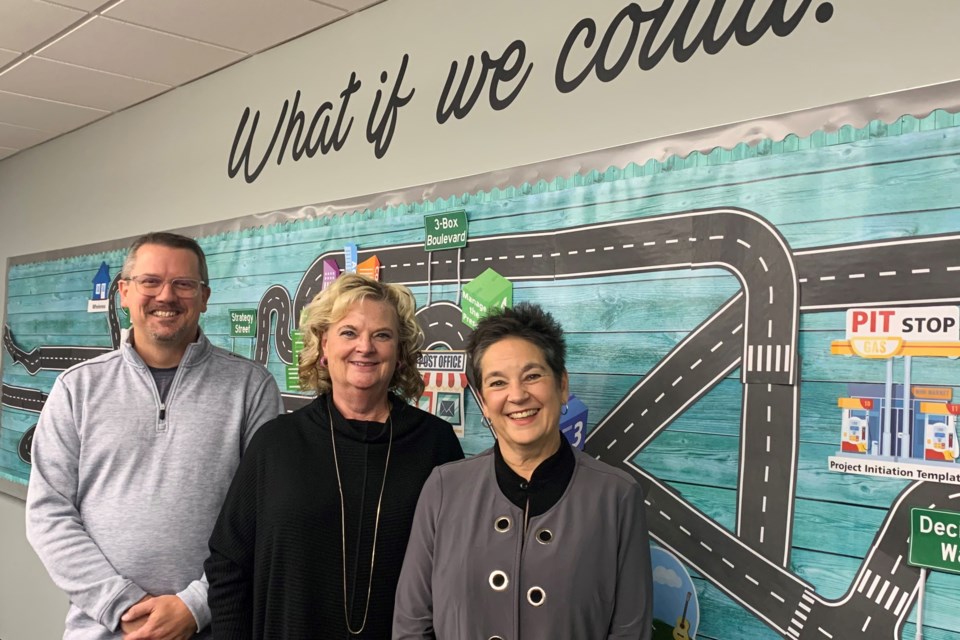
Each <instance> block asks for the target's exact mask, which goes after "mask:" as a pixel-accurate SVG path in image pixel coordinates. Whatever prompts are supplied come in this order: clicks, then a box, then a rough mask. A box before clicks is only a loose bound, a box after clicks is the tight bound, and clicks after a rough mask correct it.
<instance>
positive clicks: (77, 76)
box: [0, 56, 170, 111]
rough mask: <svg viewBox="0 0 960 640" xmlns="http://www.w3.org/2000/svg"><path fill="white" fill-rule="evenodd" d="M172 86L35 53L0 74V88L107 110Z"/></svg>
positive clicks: (143, 98)
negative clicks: (79, 65) (39, 56)
mask: <svg viewBox="0 0 960 640" xmlns="http://www.w3.org/2000/svg"><path fill="white" fill-rule="evenodd" d="M169 88H170V87H169V86H168V85H165V84H158V83H155V82H147V81H145V80H135V79H134V78H127V77H126V76H118V75H115V74H112V73H105V72H103V71H97V70H95V69H87V68H86V67H78V66H76V65H72V64H66V63H63V62H56V61H54V60H46V59H44V58H38V57H35V56H33V57H30V58H28V59H27V60H26V61H25V62H23V63H21V64H18V65H17V66H16V67H14V68H13V69H11V70H10V71H7V72H6V73H5V74H3V75H0V91H9V92H11V93H20V94H23V95H28V96H36V97H38V98H46V99H48V100H57V101H59V102H68V103H70V104H77V105H81V106H84V107H93V108H95V109H104V110H106V111H118V110H120V109H123V108H124V107H128V106H130V105H132V104H136V103H138V102H142V101H143V100H146V99H147V98H150V97H152V96H155V95H157V94H159V93H163V92H164V91H166V90H167V89H169Z"/></svg>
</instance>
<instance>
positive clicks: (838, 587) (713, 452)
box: [0, 111, 960, 640]
mask: <svg viewBox="0 0 960 640" xmlns="http://www.w3.org/2000/svg"><path fill="white" fill-rule="evenodd" d="M958 164H960V117H957V116H953V115H950V114H947V113H944V112H941V111H936V112H934V113H932V114H931V115H930V116H928V117H927V118H923V119H916V118H913V117H907V116H905V117H903V118H901V119H899V120H897V121H896V122H894V123H892V124H884V123H881V122H874V123H871V124H870V125H869V126H867V127H865V128H864V129H857V130H855V129H852V128H850V127H844V128H842V129H840V130H839V131H837V132H833V133H825V132H816V133H814V134H813V135H811V136H809V137H807V138H798V137H796V136H788V137H787V138H785V139H783V140H778V141H774V140H764V141H761V142H760V143H759V144H756V145H753V146H747V145H745V144H741V145H738V146H737V147H735V148H733V149H729V150H726V149H721V148H718V149H715V150H714V151H713V152H711V153H706V154H699V153H693V154H691V155H689V156H687V157H685V158H680V157H670V158H668V159H666V160H665V161H663V162H658V161H654V160H649V161H648V160H647V159H646V158H638V159H637V164H631V165H629V166H626V167H622V168H611V169H609V170H607V171H606V172H603V173H599V172H594V173H590V174H586V175H580V176H576V177H572V178H565V177H558V178H556V179H551V180H550V181H546V180H542V181H539V182H536V183H519V184H515V185H512V186H510V187H507V188H504V189H495V190H492V191H484V192H475V193H465V194H463V195H461V196H455V197H451V198H448V199H443V200H434V201H426V202H420V201H414V202H404V203H397V204H395V205H394V206H389V207H382V208H376V209H371V210H364V211H357V212H353V213H349V214H345V215H336V216H317V215H313V214H312V213H311V211H312V210H311V209H309V208H308V209H301V210H296V211H295V210H291V211H290V212H287V213H288V216H287V217H288V218H290V219H291V220H292V221H289V222H285V223H283V224H275V225H268V226H255V225H256V224H257V222H256V221H255V220H254V219H253V217H251V220H250V221H249V222H248V223H247V224H246V225H244V228H238V230H237V231H235V232H227V233H216V234H213V233H211V234H206V235H204V234H199V235H198V240H199V241H200V243H201V245H202V246H203V248H204V250H205V251H206V253H207V256H208V261H209V268H210V273H211V288H212V295H211V298H210V303H209V308H208V311H207V313H206V314H205V316H204V318H203V320H202V326H203V330H204V331H205V332H206V334H207V335H208V337H209V338H210V339H211V341H212V342H213V343H214V344H217V345H219V346H221V347H225V348H227V349H230V350H232V351H235V352H237V353H239V354H240V355H243V356H245V357H248V358H251V359H253V360H256V361H258V362H261V363H263V364H265V365H266V366H267V367H268V368H269V369H270V371H271V372H273V374H274V375H275V376H276V378H277V380H278V382H279V384H280V385H281V389H283V390H285V396H284V397H285V402H286V406H287V408H288V410H292V409H295V408H297V407H299V406H302V405H303V404H305V403H306V402H308V401H309V398H307V397H306V396H305V395H302V394H300V392H299V391H298V390H297V388H296V380H295V375H291V372H293V371H294V370H295V359H296V354H297V351H298V348H299V347H298V345H299V344H300V342H299V335H298V331H297V324H298V318H299V317H300V313H301V311H302V310H303V308H304V306H305V305H306V304H307V303H308V302H309V301H310V300H311V299H312V298H313V296H315V295H316V294H317V293H318V292H319V291H321V290H322V288H323V286H324V285H325V283H327V282H329V281H330V280H331V279H332V278H333V277H335V276H336V274H337V273H339V272H341V271H343V270H345V269H346V268H347V267H348V266H353V265H356V268H358V269H361V270H362V269H368V270H373V272H375V273H378V274H379V277H380V279H381V280H384V281H388V282H394V283H402V284H405V285H407V286H408V287H410V288H411V289H412V290H413V292H414V293H415V295H416V297H417V302H418V317H419V319H420V322H421V326H422V327H423V331H424V334H425V339H426V340H425V344H426V345H427V347H428V348H429V351H430V353H429V354H428V355H426V356H425V357H424V359H423V360H422V364H423V367H422V371H423V373H424V377H425V381H426V382H427V389H428V392H427V394H425V396H424V398H423V399H421V402H420V404H421V406H423V407H424V408H426V409H428V410H430V411H432V412H434V413H437V414H438V415H441V416H443V417H444V418H445V419H448V420H449V421H450V422H452V423H453V424H455V426H456V427H457V428H458V431H459V432H460V434H461V437H462V443H463V446H464V449H465V451H466V452H467V453H468V455H469V454H475V453H478V452H480V451H482V450H484V449H486V448H487V447H489V446H490V445H491V444H492V437H491V435H490V433H489V432H488V431H487V430H486V429H484V427H483V426H482V424H481V421H480V418H481V415H480V412H479V410H478V407H477V404H476V401H475V399H474V397H473V395H472V392H471V391H470V389H469V381H468V379H467V375H466V369H465V366H464V358H463V355H462V350H463V348H464V344H465V339H466V337H467V336H468V335H469V333H470V331H471V325H472V323H473V321H474V320H475V317H476V314H477V311H476V309H477V308H478V307H487V308H489V306H495V305H500V304H516V303H518V302H522V301H532V302H537V303H539V304H541V305H543V306H544V307H545V308H546V309H548V310H549V311H551V312H552V313H553V314H554V315H555V316H556V317H557V318H558V320H559V321H560V322H561V323H562V325H563V327H564V329H565V332H566V335H567V341H568V350H569V356H568V369H569V372H570V389H571V392H572V393H574V394H575V395H576V397H577V399H578V402H579V404H578V405H577V421H576V424H571V425H569V426H564V427H563V428H564V433H565V435H567V437H568V438H570V439H571V442H574V444H575V445H577V446H580V447H582V448H583V449H584V450H585V451H586V452H587V453H589V454H590V455H593V456H595V457H597V458H599V459H600V460H603V461H605V462H607V463H609V464H611V465H614V466H616V467H619V468H621V469H623V470H625V471H627V472H628V473H630V474H631V475H633V476H634V477H635V478H636V479H637V481H638V482H639V483H640V484H641V485H642V486H643V488H644V491H645V494H646V498H647V520H648V524H649V528H650V531H651V535H652V537H653V540H654V541H655V542H656V543H657V545H658V546H659V547H661V548H662V549H664V550H666V551H668V552H669V553H670V555H671V556H672V557H675V558H676V559H677V560H679V562H680V563H682V565H683V567H682V568H683V569H685V571H686V573H688V574H689V577H688V578H686V579H684V580H681V579H680V578H679V577H677V578H674V577H673V576H674V575H675V574H676V575H677V576H679V575H680V572H679V571H674V570H673V569H669V567H667V568H664V569H663V571H662V574H663V576H667V577H669V579H668V578H667V577H665V578H664V580H665V581H666V583H670V582H671V581H672V582H675V584H671V586H672V588H674V589H675V591H676V596H675V598H674V599H673V600H672V602H674V603H675V605H674V606H673V609H676V611H669V612H665V613H663V614H662V615H663V617H664V618H666V621H665V622H666V624H665V626H664V627H663V628H664V629H665V630H666V631H665V633H667V634H669V633H670V632H671V631H670V629H669V626H670V625H671V624H675V625H676V627H675V629H676V628H679V629H681V630H682V631H681V632H682V633H683V634H686V635H687V636H688V637H691V638H692V637H697V638H714V639H717V640H730V639H738V638H750V639H754V638H757V639H763V638H778V637H783V638H795V639H798V638H803V639H817V640H830V639H834V638H835V639H841V638H843V639H845V640H846V639H850V638H864V639H873V638H913V637H914V636H915V626H914V620H915V619H916V605H917V602H918V595H919V589H920V585H921V583H925V593H924V597H923V601H924V604H923V632H924V637H926V638H930V639H934V640H936V639H941V638H960V631H958V630H960V608H958V607H957V606H956V593H957V592H958V590H960V575H953V574H951V573H947V572H930V573H927V574H926V576H925V577H923V576H922V574H921V569H920V568H919V567H915V566H912V565H910V564H909V563H908V543H907V539H908V537H909V536H910V522H911V521H910V515H911V514H910V512H911V509H912V508H914V507H922V508H924V509H937V510H942V511H947V512H950V511H960V467H958V466H957V462H956V459H957V457H958V453H960V451H958V449H960V446H958V442H957V433H956V416H957V415H958V414H960V405H958V404H957V403H956V402H955V396H956V392H957V389H958V388H960V366H958V363H957V361H956V357H957V355H958V354H960V351H957V352H956V353H955V351H956V350H957V349H958V347H960V345H958V344H956V343H957V340H956V339H955V337H954V329H955V328H956V327H955V326H954V325H955V322H956V321H955V318H956V317H957V305H958V303H960V181H958V180H957V175H958ZM551 178H552V176H551ZM448 212H464V215H463V217H462V220H463V221H464V222H463V225H464V226H463V227H461V226H459V225H460V224H461V223H459V222H458V223H457V225H456V228H455V229H453V227H452V226H451V225H452V224H453V223H450V225H448V226H450V229H453V230H452V231H451V230H450V229H447V230H446V231H444V233H446V234H447V235H450V236H451V237H452V236H453V235H456V236H457V237H456V238H453V240H455V242H454V241H453V240H450V238H446V239H443V238H441V240H443V242H441V240H436V241H431V243H430V244H431V246H426V245H427V244H428V243H427V241H426V238H425V226H424V218H425V216H432V215H435V214H445V213H448ZM25 213H26V212H25ZM459 216H460V214H459V213H449V216H448V217H449V218H450V219H454V218H455V219H457V220H460V219H461V218H460V217H459ZM444 219H447V218H444ZM467 223H468V229H469V230H467V226H466V225H467ZM454 232H455V233H454ZM460 234H463V237H460ZM448 240H449V241H450V243H449V244H445V243H446V242H447V241H448ZM464 243H465V246H462V245H463V244H464ZM351 245H355V248H353V247H352V246H351ZM438 246H440V247H443V248H437V247H438ZM345 248H346V250H345ZM354 251H355V255H354ZM123 256H124V251H123V250H122V249H119V248H116V247H111V248H110V249H109V250H107V249H103V248H98V247H96V246H94V247H80V248H78V249H76V251H75V252H73V255H69V256H58V257H56V258H49V257H45V256H24V257H22V258H17V259H13V260H11V261H10V264H9V267H8V272H7V273H8V282H7V300H6V324H5V326H4V327H3V344H2V356H3V359H2V381H3V387H2V394H3V395H2V399H3V406H2V414H0V478H2V479H4V480H5V481H6V482H7V483H12V484H19V485H23V484H25V483H26V481H27V479H28V477H29V473H30V438H31V437H32V433H33V428H34V426H35V425H36V422H37V416H38V414H39V411H40V410H41V408H42V406H43V403H44V400H45V398H46V393H47V392H48V391H49V389H50V387H51V385H52V382H53V380H54V379H55V378H56V376H57V375H58V374H59V373H60V372H61V371H63V370H64V369H66V368H67V367H70V366H72V365H74V364H76V363H79V362H83V361H85V360H87V359H89V358H92V357H95V356H97V355H99V354H101V353H104V352H106V351H108V350H110V349H113V348H116V346H117V345H118V344H119V341H120V340H121V338H122V335H123V331H124V328H125V326H126V325H127V318H126V315H125V313H124V311H123V310H122V309H120V307H119V299H118V296H117V294H116V288H117V277H118V274H119V269H120V266H121V264H122V260H123ZM348 258H349V260H348ZM348 262H349V263H350V265H348ZM467 311H469V313H466V312H467ZM874 312H876V313H874ZM465 313H466V315H465ZM918 318H919V319H922V320H923V321H922V322H921V323H919V324H918V323H917V319H918ZM951 318H954V320H953V321H952V322H953V324H951V321H950V320H949V319H951ZM884 319H886V320H887V321H890V322H892V321H893V320H896V319H900V320H898V321H899V322H900V324H898V325H896V327H899V328H898V329H896V331H899V332H900V333H896V331H895V330H894V328H890V329H889V330H886V331H885V330H883V327H882V326H881V325H879V324H877V323H880V322H883V321H884ZM904 319H905V320H906V321H907V322H906V323H905V322H904V321H903V320H904ZM871 322H873V324H871ZM910 323H912V324H910ZM878 327H880V328H878ZM890 327H893V325H892V324H891V325H890ZM908 327H921V328H923V331H924V333H922V334H919V335H917V334H914V335H912V336H911V335H908V329H907V328H908ZM935 330H936V331H935ZM918 337H919V338H920V339H917V338H918ZM931 345H932V346H931ZM951 345H952V346H951ZM446 351H449V352H450V353H449V354H444V352H446ZM575 552H576V550H575V549H572V550H571V553H575ZM664 566H665V567H666V566H667V565H664ZM686 581H689V584H687V582H686ZM675 629H674V631H673V633H676V630H675ZM658 637H659V636H658ZM664 637H671V636H670V635H665V636H664ZM673 637H676V636H675V635H674V636H673Z"/></svg>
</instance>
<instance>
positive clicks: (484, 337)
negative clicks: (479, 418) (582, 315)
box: [467, 302, 567, 395]
mask: <svg viewBox="0 0 960 640" xmlns="http://www.w3.org/2000/svg"><path fill="white" fill-rule="evenodd" d="M506 338H520V339H522V340H526V341H527V342H529V343H531V344H532V345H533V346H535V347H537V348H538V349H540V351H541V352H542V353H543V359H544V360H545V361H546V363H547V366H548V367H550V370H551V371H552V372H553V374H554V376H555V377H556V379H557V384H560V380H561V379H562V378H563V374H564V373H565V372H566V370H567V367H566V364H567V343H566V341H565V340H564V339H563V328H562V327H561V326H560V323H559V322H557V321H556V320H555V319H554V317H553V316H552V315H550V314H549V313H548V312H546V311H544V310H543V308H542V307H541V306H540V305H538V304H534V303H532V302H521V303H519V304H517V305H516V306H515V307H513V308H505V309H499V310H497V311H494V312H493V313H491V314H490V315H488V316H486V317H485V318H484V319H483V320H481V321H480V322H478V323H477V328H476V329H474V331H473V333H471V334H470V337H469V338H468V339H467V362H468V363H469V371H470V376H471V377H472V378H473V379H472V380H471V384H473V386H474V389H477V390H478V391H479V390H480V389H481V388H482V386H481V382H482V375H483V372H482V371H481V370H480V361H481V360H482V359H483V354H484V353H486V351H487V349H488V348H489V347H490V346H491V345H493V344H495V343H497V342H500V341H501V340H504V339H506ZM481 395H482V394H481Z"/></svg>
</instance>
